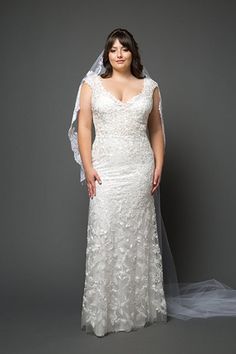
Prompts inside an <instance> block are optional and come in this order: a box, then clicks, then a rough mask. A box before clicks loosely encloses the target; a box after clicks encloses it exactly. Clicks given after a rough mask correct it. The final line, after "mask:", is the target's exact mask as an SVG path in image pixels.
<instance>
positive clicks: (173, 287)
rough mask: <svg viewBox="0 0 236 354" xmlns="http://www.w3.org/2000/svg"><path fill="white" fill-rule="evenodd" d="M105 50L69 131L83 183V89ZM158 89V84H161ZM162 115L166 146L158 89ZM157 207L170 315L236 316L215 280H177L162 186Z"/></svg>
mask: <svg viewBox="0 0 236 354" xmlns="http://www.w3.org/2000/svg"><path fill="white" fill-rule="evenodd" d="M103 53H104V51H102V52H101V53H100V54H99V56H98V57H97V59H96V61H95V62H94V63H93V65H92V66H91V68H90V69H89V71H88V72H87V74H86V75H85V76H84V77H83V78H82V80H81V82H80V85H79V88H78V92H77V96H76V101H75V106H74V111H73V115H72V120H71V124H70V128H69V131H68V136H69V139H70V143H71V149H72V151H73V153H74V159H75V161H76V162H77V163H78V164H79V165H80V182H81V183H82V184H83V182H84V180H85V174H84V168H83V163H82V160H81V156H80V153H79V148H78V136H77V127H78V120H79V111H80V102H79V100H80V90H81V85H82V83H83V81H84V79H85V78H86V77H88V76H90V75H99V74H102V73H103V72H104V71H105V67H104V65H103ZM143 74H144V75H145V76H146V77H150V75H149V74H148V71H147V69H146V68H145V66H143ZM158 87H159V85H158ZM158 108H159V113H160V118H161V124H162V132H163V137H164V145H165V147H166V136H165V127H164V118H163V113H162V100H161V94H160V87H159V107H158ZM154 198H155V205H156V220H157V231H158V236H157V239H156V242H159V245H160V249H161V254H162V261H163V283H164V291H165V297H166V303H167V315H168V316H170V317H175V318H178V319H182V320H189V319H191V318H208V317H216V316H236V290H235V289H232V288H230V287H229V286H227V285H226V284H223V283H222V282H219V281H217V280H216V279H207V280H204V281H199V282H191V283H190V282H188V283H183V282H182V283H181V282H179V281H178V277H177V272H176V267H175V263H174V259H173V257H172V253H171V249H170V246H169V242H168V238H167V232H166V229H165V225H164V222H163V218H162V215H161V200H160V186H159V188H158V189H157V191H156V192H155V193H154Z"/></svg>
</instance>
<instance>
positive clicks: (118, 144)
mask: <svg viewBox="0 0 236 354" xmlns="http://www.w3.org/2000/svg"><path fill="white" fill-rule="evenodd" d="M144 80H145V82H144V88H143V90H142V92H141V93H140V94H138V95H136V96H134V97H133V98H131V99H130V100H128V101H127V102H122V101H119V100H118V99H116V98H115V97H114V96H113V95H112V94H110V93H109V92H108V91H106V90H104V89H103V87H102V86H101V85H102V84H101V81H100V77H99V76H98V75H97V74H95V75H90V76H88V77H87V78H85V81H86V82H87V83H88V84H89V85H90V86H91V88H92V101H91V102H92V111H93V122H94V126H95V132H96V137H95V140H94V142H93V146H92V163H93V167H94V168H95V169H96V171H97V172H98V174H99V176H100V178H101V180H102V184H101V185H100V184H99V183H97V182H96V196H95V197H94V198H93V199H90V201H89V214H88V226H87V247H86V272H85V284H84V293H83V302H82V315H81V328H82V329H85V330H86V332H91V333H94V334H95V335H97V336H104V335H105V334H106V333H109V332H117V331H131V330H135V329H137V328H140V327H144V326H147V325H149V324H151V323H154V322H166V319H167V309H166V300H165V295H164V289H163V269H162V256H161V252H160V247H159V243H158V231H157V224H156V213H155V204H154V197H153V196H152V195H151V186H152V177H153V171H154V155H153V150H152V148H151V145H150V142H149V139H148V136H147V120H148V116H149V113H150V111H151V109H152V94H153V90H154V88H155V87H156V86H158V85H157V83H156V82H155V81H154V80H152V79H151V78H145V79H144Z"/></svg>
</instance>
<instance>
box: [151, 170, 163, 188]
mask: <svg viewBox="0 0 236 354" xmlns="http://www.w3.org/2000/svg"><path fill="white" fill-rule="evenodd" d="M161 172H162V168H161V167H158V166H156V167H155V169H154V173H153V180H152V190H151V194H152V195H153V194H154V192H155V191H156V190H157V188H158V186H159V184H160V182H161Z"/></svg>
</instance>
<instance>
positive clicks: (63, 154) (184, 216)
mask: <svg viewBox="0 0 236 354" xmlns="http://www.w3.org/2000/svg"><path fill="white" fill-rule="evenodd" d="M234 7H235V5H234V3H233V1H224V2H223V1H218V2H217V1H216V2H215V1H206V2H203V1H198V2H191V1H190V2H189V1H183V0H181V1H178V2H174V1H166V0H165V1H164V0H163V1H145V2H141V3H138V2H132V1H131V2H125V1H121V2H120V1H119V2H117V3H113V2H111V1H102V2H91V3H89V2H87V1H83V2H77V1H67V2H65V1H48V2H44V1H42V2H34V1H25V0H23V1H21V2H16V1H11V2H6V1H5V2H3V3H2V5H1V28H2V30H1V59H2V65H1V70H2V73H1V78H2V79H1V98H2V99H1V103H2V109H1V133H2V137H1V152H2V158H1V177H2V183H1V187H2V193H1V201H2V208H1V214H2V222H1V267H0V271H1V293H0V296H1V305H2V310H1V313H2V318H3V319H7V320H10V319H15V320H16V322H15V325H16V326H17V324H18V323H20V321H21V320H20V318H21V317H20V316H22V314H23V313H28V314H29V316H30V314H31V313H32V311H38V313H40V312H41V311H44V310H45V309H47V311H48V313H51V312H50V311H52V310H53V309H56V311H57V310H58V309H59V310H60V311H64V312H65V313H66V312H67V311H69V312H70V314H74V315H72V316H74V317H73V319H74V323H75V322H76V326H77V327H76V328H74V329H73V333H78V331H79V327H78V326H79V315H80V306H81V300H82V291H83V285H84V272H85V249H86V227H87V213H88V203H89V198H88V195H87V188H86V186H84V187H83V186H82V185H81V184H80V181H79V171H80V169H79V165H78V164H76V162H75V161H74V158H73V153H72V151H71V148H70V141H69V139H68V136H67V133H68V129H69V125H70V121H71V117H72V113H73V108H74V103H75V99H76V93H77V90H78V85H79V82H80V80H81V79H82V77H83V76H84V75H85V73H86V72H87V70H88V69H89V68H90V66H91V65H92V63H93V62H94V60H95V59H96V57H97V56H98V54H99V53H100V52H101V50H102V49H103V45H104V43H105V39H106V36H107V35H108V33H110V31H111V30H112V29H114V28H116V27H124V28H127V29H128V30H129V31H130V32H131V33H132V34H133V35H134V38H135V39H136V41H137V42H138V45H139V48H140V54H141V57H142V62H143V64H144V65H145V66H146V68H147V70H148V71H149V74H150V75H151V77H152V78H153V79H154V80H155V81H157V82H158V83H159V86H160V89H161V94H162V105H163V115H164V122H165V131H166V142H167V146H166V155H165V164H164V169H163V174H162V180H161V206H162V216H163V220H164V222H165V226H166V230H167V234H168V239H169V243H170V246H171V250H172V254H173V256H174V259H175V263H176V267H177V273H178V277H179V280H180V281H187V282H188V281H201V280H205V279H210V278H215V279H217V280H219V281H221V282H224V283H225V284H227V285H229V286H231V287H233V288H236V278H235V247H236V238H235V230H236V217H235V210H236V198H235V197H236V192H235V180H236V165H235V151H236V142H235V141H236V140H235V129H236V120H235V116H236V114H235V113H236V112H235V111H236V109H235V79H236V77H235V46H234V43H235V21H234V16H233V14H234V11H235V8H234ZM7 323H8V322H7ZM231 323H232V326H234V329H235V321H231ZM184 325H185V326H186V324H184ZM2 328H3V332H2V333H4V332H5V329H4V328H6V327H5V325H3V327H2ZM16 328H18V327H16ZM165 330H166V328H165ZM16 332H17V331H16ZM17 333H19V332H17ZM139 333H140V332H139ZM84 338H85V337H84ZM126 338H127V336H126ZM21 344H22V343H21ZM22 345H23V347H24V345H25V347H24V348H25V352H24V353H26V349H27V348H28V347H27V344H24V343H23V344H22ZM8 348H9V347H8ZM36 348H37V349H36ZM67 348H68V347H67ZM222 348H223V347H222ZM231 348H232V347H231ZM218 349H219V346H218ZM37 350H39V349H38V347H35V351H33V353H38V352H40V351H37ZM192 350H194V348H192ZM13 352H14V351H9V353H13ZM42 352H43V351H42ZM46 352H47V351H44V353H46ZM48 352H50V351H48ZM52 352H53V351H52ZM71 352H72V351H71ZM77 352H78V351H77ZM123 352H124V350H123ZM137 352H138V351H136V353H137ZM192 352H194V351H191V349H189V351H188V354H189V353H192ZM216 352H217V351H215V353H216ZM18 353H19V351H18ZM57 353H60V351H57ZM67 353H70V351H68V352H67ZM129 353H131V352H129ZM181 353H183V352H181ZM208 353H209V351H208ZM217 353H218V352H217ZM219 353H220V352H219Z"/></svg>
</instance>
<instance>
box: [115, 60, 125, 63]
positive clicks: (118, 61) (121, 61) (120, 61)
mask: <svg viewBox="0 0 236 354" xmlns="http://www.w3.org/2000/svg"><path fill="white" fill-rule="evenodd" d="M116 62H117V63H123V62H124V60H117V61H116Z"/></svg>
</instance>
